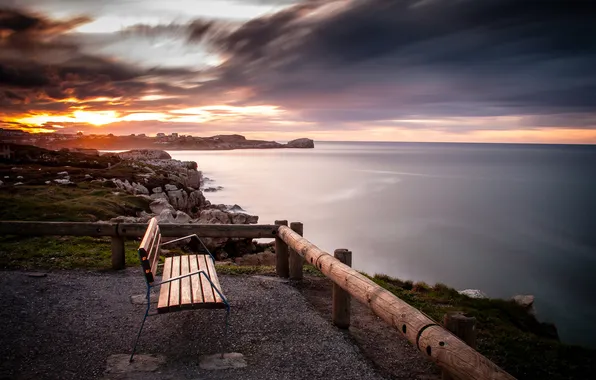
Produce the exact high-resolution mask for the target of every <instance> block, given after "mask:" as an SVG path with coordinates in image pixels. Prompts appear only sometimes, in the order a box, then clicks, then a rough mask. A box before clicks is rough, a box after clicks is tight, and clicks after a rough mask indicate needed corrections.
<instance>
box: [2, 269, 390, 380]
mask: <svg viewBox="0 0 596 380" xmlns="http://www.w3.org/2000/svg"><path fill="white" fill-rule="evenodd" d="M220 281H221V284H222V288H223V289H224V294H225V295H226V296H227V297H228V298H229V300H230V304H231V305H232V318H231V327H230V346H229V348H228V349H227V350H226V351H227V352H240V353H242V354H243V355H244V356H245V358H246V361H247V363H248V366H247V367H245V368H241V369H228V370H219V371H205V370H202V369H200V368H199V366H198V356H199V355H209V354H214V353H217V352H218V351H219V344H220V342H221V337H222V335H223V316H224V313H225V312H224V311H222V310H214V311H209V310H199V311H184V312H179V313H172V314H165V315H158V316H156V317H151V318H149V319H148V321H147V323H146V325H145V330H144V332H143V336H142V338H141V342H140V343H139V349H138V352H140V353H148V354H161V355H164V356H165V357H166V363H165V364H164V365H163V366H162V367H160V368H159V370H158V371H157V372H153V373H142V374H137V375H130V376H128V377H126V378H135V379H136V378H143V379H206V380H208V379H221V380H225V379H247V380H250V379H322V378H324V379H329V380H332V379H342V380H347V379H358V380H366V379H381V378H382V377H381V376H380V375H379V374H378V373H376V372H375V370H374V369H373V367H372V366H371V365H370V363H369V362H368V361H367V360H366V359H365V358H364V357H363V356H362V355H361V353H360V351H359V349H358V348H357V347H356V346H355V345H354V344H353V343H352V342H351V341H350V339H348V338H347V337H346V336H345V335H344V334H342V333H341V332H340V331H339V330H337V329H336V328H334V327H333V326H332V325H331V324H330V323H329V322H328V321H326V320H325V319H324V318H322V317H321V316H320V315H319V314H318V313H317V312H316V311H315V310H314V309H313V308H312V306H310V304H308V302H307V301H306V300H305V299H304V297H303V296H302V295H301V294H300V293H299V292H298V291H297V290H296V289H294V288H292V287H291V286H289V285H288V284H285V283H283V282H279V281H275V280H270V279H264V278H259V277H247V276H222V277H220ZM144 290H145V287H144V282H143V279H142V277H141V274H140V273H139V269H137V268H130V269H127V270H126V271H122V272H119V273H113V272H112V273H97V272H83V271H64V272H50V273H48V276H47V277H42V278H36V277H30V276H29V275H28V273H27V272H0V321H1V322H2V329H0V342H1V343H2V344H1V345H0V379H7V378H10V379H92V378H111V375H106V374H105V373H104V372H105V369H106V360H107V358H108V357H109V356H110V355H113V354H126V353H129V352H130V349H131V345H132V342H133V339H134V337H135V334H136V332H137V329H138V327H139V324H140V322H141V319H142V316H143V312H144V307H143V306H142V305H133V304H132V303H131V301H130V296H131V295H137V294H142V293H143V292H144Z"/></svg>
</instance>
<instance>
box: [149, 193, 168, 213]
mask: <svg viewBox="0 0 596 380" xmlns="http://www.w3.org/2000/svg"><path fill="white" fill-rule="evenodd" d="M153 195H155V194H153ZM162 195H164V196H165V194H163V193H162ZM149 209H150V210H151V212H152V213H154V214H161V213H162V212H163V211H164V210H169V211H174V207H172V205H171V204H170V203H169V202H168V201H167V199H163V198H159V199H156V200H154V201H153V202H151V203H150V204H149Z"/></svg>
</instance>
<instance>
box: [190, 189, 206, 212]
mask: <svg viewBox="0 0 596 380" xmlns="http://www.w3.org/2000/svg"><path fill="white" fill-rule="evenodd" d="M206 203H207V200H206V199H205V196H204V195H203V193H202V192H201V191H199V190H195V191H193V192H191V193H190V194H189V195H188V209H189V210H192V208H193V207H196V208H197V209H200V208H203V207H205V205H206Z"/></svg>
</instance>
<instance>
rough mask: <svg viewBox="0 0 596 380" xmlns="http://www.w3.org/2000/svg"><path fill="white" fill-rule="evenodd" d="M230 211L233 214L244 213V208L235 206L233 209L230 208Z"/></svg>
mask: <svg viewBox="0 0 596 380" xmlns="http://www.w3.org/2000/svg"><path fill="white" fill-rule="evenodd" d="M228 211H231V212H243V211H244V209H243V208H242V207H240V206H238V205H236V204H235V205H233V206H232V207H229V208H228Z"/></svg>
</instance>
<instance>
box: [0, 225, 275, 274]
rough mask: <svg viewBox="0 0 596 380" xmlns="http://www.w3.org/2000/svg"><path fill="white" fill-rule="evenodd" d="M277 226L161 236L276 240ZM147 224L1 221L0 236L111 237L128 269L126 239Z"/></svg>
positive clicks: (173, 229)
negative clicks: (125, 249)
mask: <svg viewBox="0 0 596 380" xmlns="http://www.w3.org/2000/svg"><path fill="white" fill-rule="evenodd" d="M277 228H278V226H275V225H267V224H259V225H256V224H161V225H160V226H159V229H160V231H161V234H162V236H165V237H180V236H186V235H192V234H197V235H198V236H203V237H213V238H226V237H227V238H247V239H250V238H252V239H257V238H274V237H275V236H276V233H277ZM146 229H147V224H145V223H91V222H23V221H0V235H21V236H47V235H50V236H52V235H53V236H94V237H101V236H110V237H111V238H112V244H111V249H112V268H113V269H124V268H125V267H126V261H125V253H124V238H131V237H142V236H143V235H144V234H145V230H146Z"/></svg>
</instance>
